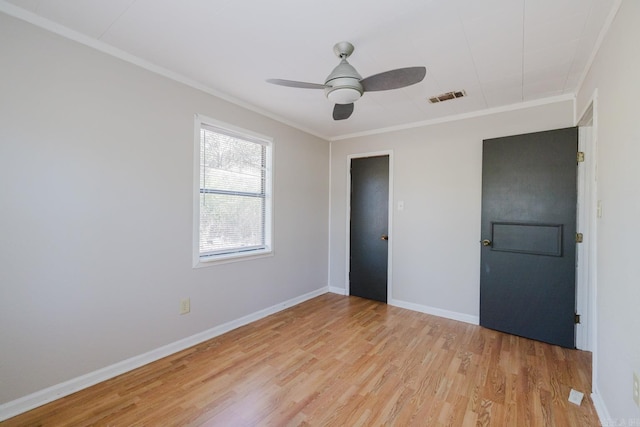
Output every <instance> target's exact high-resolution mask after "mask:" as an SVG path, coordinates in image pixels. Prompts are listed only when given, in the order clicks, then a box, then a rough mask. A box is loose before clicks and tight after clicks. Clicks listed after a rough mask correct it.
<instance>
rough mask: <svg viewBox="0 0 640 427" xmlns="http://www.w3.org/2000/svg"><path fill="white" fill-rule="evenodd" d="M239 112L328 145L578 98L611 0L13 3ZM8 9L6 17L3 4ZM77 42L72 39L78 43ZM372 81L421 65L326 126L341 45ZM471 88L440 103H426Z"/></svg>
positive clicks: (78, 0) (56, 0)
mask: <svg viewBox="0 0 640 427" xmlns="http://www.w3.org/2000/svg"><path fill="white" fill-rule="evenodd" d="M9 2H10V3H12V4H14V5H16V6H19V7H20V8H23V9H25V10H26V11H28V12H29V14H31V13H32V14H35V15H38V16H40V17H43V18H45V19H47V20H50V21H53V22H55V23H58V24H61V25H63V26H65V27H67V28H69V29H71V30H74V31H77V32H79V33H82V34H84V35H86V36H88V37H89V38H91V39H95V40H97V41H98V43H99V44H102V43H104V44H106V45H109V46H113V47H115V48H117V49H119V50H121V51H123V52H126V53H129V54H131V55H134V56H135V57H138V58H141V59H143V60H144V61H147V62H149V63H152V64H155V65H157V66H159V67H162V68H164V69H166V70H170V71H172V72H174V73H177V74H179V75H181V76H184V77H186V79H188V80H190V81H193V82H197V83H198V84H200V85H203V86H204V87H207V88H209V89H210V90H211V91H212V92H214V93H221V94H224V95H225V96H226V97H227V98H229V97H230V98H231V99H235V100H237V101H238V102H240V103H241V104H243V105H250V106H252V108H254V109H256V110H258V111H261V112H267V113H268V114H269V115H271V116H272V117H277V118H280V119H282V120H283V121H285V122H287V123H290V124H294V125H295V126H297V127H299V128H301V129H304V130H307V131H310V132H312V133H314V134H316V135H319V136H322V137H325V138H327V139H333V138H339V137H341V136H345V135H351V134H355V133H359V132H366V131H372V130H376V129H381V128H387V127H392V126H402V125H406V124H410V123H416V122H423V121H430V120H435V119H440V118H443V117H446V116H451V115H458V114H464V113H471V112H476V111H479V110H483V109H487V108H494V107H501V106H505V105H510V104H517V103H522V102H527V101H533V100H538V99H542V98H548V97H555V96H559V95H571V94H573V93H574V92H575V90H576V89H577V86H578V84H579V83H580V80H581V78H582V76H583V74H584V72H585V68H586V66H587V65H588V61H589V58H590V56H591V55H592V52H593V50H594V48H595V46H596V41H597V40H598V37H599V35H600V32H601V31H602V30H603V27H604V24H605V22H606V21H607V18H608V16H609V14H610V13H611V11H612V9H613V8H614V6H615V4H616V1H615V0H393V1H391V0H378V1H372V0H323V1H318V0H316V1H314V0H307V1H304V0H269V1H265V0H244V1H242V0H180V1H175V0H174V1H170V0H109V1H105V0H9ZM3 3H4V6H5V7H4V9H7V8H8V7H11V5H8V4H7V3H6V2H5V1H3V0H0V6H2V4H3ZM70 33H71V32H70ZM342 40H347V41H350V42H351V43H353V44H354V45H355V52H354V53H353V55H352V56H351V57H350V58H349V62H350V63H351V64H352V65H353V66H354V67H355V68H356V69H357V70H358V72H359V73H360V74H361V75H362V76H363V77H367V76H369V75H372V74H377V73H379V72H382V71H387V70H390V69H395V68H401V67H409V66H417V65H424V66H426V67H427V76H426V78H425V79H424V81H422V82H421V83H419V84H417V85H414V86H409V87H407V88H403V89H398V90H392V91H385V92H373V93H365V95H364V96H363V97H362V98H361V99H360V100H358V101H357V102H356V104H355V111H354V113H353V115H352V116H351V117H350V118H349V119H347V120H343V121H338V122H336V121H334V120H333V119H332V118H331V112H332V109H333V105H331V104H330V103H329V101H328V100H327V99H326V98H325V96H324V92H323V91H321V90H309V89H296V88H288V87H281V86H275V85H271V84H268V83H266V82H265V79H268V78H281V79H289V80H301V81H306V82H314V83H324V80H325V77H326V76H327V75H328V74H329V73H330V72H331V70H332V69H333V68H334V67H335V66H336V65H337V64H338V59H337V58H336V57H335V56H334V53H333V45H334V44H335V43H336V42H339V41H342ZM462 89H464V90H465V91H466V92H467V94H468V96H467V97H465V98H461V99H456V100H452V101H447V102H444V103H441V104H433V105H432V104H429V103H428V101H427V98H428V97H430V96H434V95H438V94H441V93H443V92H448V91H452V90H462Z"/></svg>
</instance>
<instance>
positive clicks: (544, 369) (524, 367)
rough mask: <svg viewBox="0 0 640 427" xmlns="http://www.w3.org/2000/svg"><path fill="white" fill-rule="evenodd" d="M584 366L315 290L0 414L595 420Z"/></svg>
mask: <svg viewBox="0 0 640 427" xmlns="http://www.w3.org/2000/svg"><path fill="white" fill-rule="evenodd" d="M590 372H591V356H590V353H586V352H581V351H577V350H567V349H563V348H560V347H556V346H551V345H548V344H543V343H540V342H535V341H531V340H528V339H524V338H519V337H515V336H510V335H506V334H503V333H500V332H496V331H492V330H488V329H484V328H481V327H479V326H473V325H469V324H466V323H461V322H456V321H452V320H447V319H442V318H439V317H435V316H430V315H426V314H421V313H416V312H412V311H409V310H404V309H401V308H397V307H391V306H388V305H385V304H380V303H377V302H374V301H369V300H364V299H359V298H355V297H345V296H339V295H334V294H326V295H323V296H320V297H318V298H314V299H313V300H310V301H307V302H305V303H303V304H300V305H298V306H296V307H293V308H290V309H288V310H286V311H283V312H280V313H278V314H275V315H272V316H270V317H267V318H265V319H262V320H260V321H258V322H255V323H252V324H251V325H247V326H245V327H242V328H239V329H236V330H234V331H232V332H229V333H227V334H225V335H222V336H220V337H218V338H215V339H212V340H210V341H207V342H205V343H202V344H200V345H198V346H195V347H192V348H190V349H187V350H184V351H182V352H180V353H177V354H175V355H172V356H170V357H167V358H165V359H162V360H159V361H157V362H155V363H152V364H150V365H147V366H144V367H142V368H140V369H137V370H135V371H132V372H129V373H127V374H124V375H121V376H119V377H117V378H114V379H111V380H109V381H106V382H104V383H101V384H98V385H96V386H93V387H91V388H88V389H86V390H83V391H81V392H78V393H76V394H73V395H71V396H68V397H65V398H63V399H60V400H58V401H56V402H53V403H50V404H48V405H45V406H42V407H40V408H37V409H34V410H33V411H30V412H27V413H25V414H22V415H20V416H18V417H15V418H12V419H10V420H7V421H5V422H4V423H0V424H1V425H2V426H5V425H6V426H16V425H17V426H59V425H73V426H85V425H101V426H102V425H103V426H132V425H139V426H142V425H146V426H169V425H171V426H174V425H175V426H178V425H179V426H184V425H194V426H195V425H208V426H256V425H260V426H263V425H264V426H268V425H273V426H299V425H302V426H325V425H335V426H356V425H361V426H373V425H394V426H409V425H415V426H488V425H491V426H500V427H505V426H559V427H564V426H597V425H599V422H598V419H597V416H596V413H595V410H594V407H593V404H592V402H591V400H590V399H589V394H590V390H591V376H590ZM571 388H574V389H576V390H578V391H582V392H584V393H585V399H584V401H583V403H582V405H581V406H576V405H573V404H572V403H569V402H568V401H567V398H568V395H569V390H570V389H571Z"/></svg>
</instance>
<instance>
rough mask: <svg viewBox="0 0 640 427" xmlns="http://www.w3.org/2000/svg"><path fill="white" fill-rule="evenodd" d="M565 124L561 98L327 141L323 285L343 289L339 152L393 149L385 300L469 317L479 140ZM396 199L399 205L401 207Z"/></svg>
mask: <svg viewBox="0 0 640 427" xmlns="http://www.w3.org/2000/svg"><path fill="white" fill-rule="evenodd" d="M452 102H455V101H452ZM572 125H573V102H572V101H571V100H567V101H563V102H557V103H552V104H547V105H541V106H536V107H531V108H526V109H520V110H516V111H509V112H502V113H496V114H490V115H485V116H481V117H476V118H468V119H464V120H457V121H455V122H449V123H442V124H438V125H432V126H427V127H420V128H414V129H407V130H403V131H395V132H390V133H385V134H378V135H373V136H366V137H360V138H353V139H349V140H342V141H335V142H333V143H332V145H331V179H332V180H331V248H330V265H331V271H330V276H329V277H330V286H332V287H335V288H341V289H344V288H345V276H346V270H347V257H346V245H347V242H346V239H347V182H348V174H347V157H348V156H349V155H350V154H358V153H367V152H375V151H380V150H393V163H394V172H393V197H394V204H393V205H394V206H393V208H394V209H393V222H392V232H391V235H390V239H389V244H390V247H391V250H392V254H393V259H392V295H390V296H389V298H390V299H391V300H392V301H391V302H392V303H396V304H399V305H401V306H410V307H412V308H414V309H419V310H422V311H426V312H433V313H436V314H445V315H447V316H452V317H453V318H458V319H461V320H467V321H473V319H474V318H475V319H476V321H477V317H478V313H479V300H480V288H479V282H480V270H479V269H480V246H479V241H480V240H481V239H480V205H481V179H482V140H483V139H486V138H494V137H499V136H506V135H516V134H520V133H527V132H534V131H541V130H548V129H556V128H563V127H568V126H572ZM398 201H403V202H404V210H403V211H398V209H397V202H398Z"/></svg>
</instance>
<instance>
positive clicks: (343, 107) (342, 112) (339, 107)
mask: <svg viewBox="0 0 640 427" xmlns="http://www.w3.org/2000/svg"><path fill="white" fill-rule="evenodd" d="M351 113H353V103H351V104H336V105H335V106H334V107H333V120H344V119H348V118H349V117H350V116H351Z"/></svg>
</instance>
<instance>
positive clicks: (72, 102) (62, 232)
mask: <svg viewBox="0 0 640 427" xmlns="http://www.w3.org/2000/svg"><path fill="white" fill-rule="evenodd" d="M0 40H2V42H0V100H1V101H0V203H1V204H2V205H1V209H0V239H1V241H0V242H1V243H0V347H1V350H0V403H3V402H8V401H11V400H13V399H16V398H19V397H21V396H24V395H27V394H29V393H32V392H35V391H37V390H40V389H43V388H45V387H48V386H51V385H54V384H58V383H60V382H63V381H66V380H69V379H72V378H74V377H77V376H79V375H82V374H85V373H89V372H92V371H95V370H97V369H99V368H103V367H105V366H108V365H111V364H113V363H116V362H118V361H121V360H124V359H126V358H129V357H132V356H136V355H139V354H142V353H145V352H148V351H150V350H153V349H156V348H158V347H160V346H163V345H166V344H169V343H172V342H175V341H177V340H180V339H183V338H185V337H189V336H191V335H194V334H196V333H199V332H202V331H205V330H208V329H210V328H213V327H214V326H216V325H220V324H223V323H225V322H229V321H231V320H234V319H238V318H240V317H242V316H245V315H248V314H251V313H254V312H256V311H258V310H262V309H265V308H267V307H271V306H274V305H276V304H279V303H281V302H283V301H287V300H289V299H292V298H295V297H298V296H301V295H304V294H306V293H308V292H311V291H314V290H318V289H321V288H326V286H327V252H328V248H327V238H326V236H327V233H328V194H329V143H328V142H326V141H323V140H320V139H318V138H316V137H313V136H310V135H308V134H305V133H303V132H300V131H298V130H295V129H293V128H290V127H287V126H285V125H282V124H280V123H277V122H275V121H273V120H271V119H268V118H265V117H263V116H260V115H258V114H256V113H253V112H250V111H248V110H245V109H243V108H240V107H238V106H236V105H233V104H230V103H227V102H225V101H222V100H220V99H218V98H215V97H213V96H211V95H207V94H205V93H203V92H200V91H198V90H195V89H192V88H190V87H187V86H185V85H182V84H180V83H176V82H174V81H171V80H168V79H166V78H164V77H161V76H159V75H156V74H153V73H151V72H149V71H146V70H143V69H141V68H138V67H136V66H134V65H131V64H129V63H126V62H124V61H121V60H118V59H115V58H113V57H111V56H108V55H105V54H103V53H100V52H98V51H96V50H93V49H90V48H88V47H85V46H82V45H79V44H77V43H74V42H72V41H69V40H67V39H63V38H61V37H58V36H55V35H52V34H51V33H48V32H47V31H44V30H42V29H38V28H35V27H33V26H31V25H29V24H26V23H24V22H22V21H18V20H16V19H13V18H10V17H8V16H6V15H3V14H0ZM195 113H200V114H204V115H207V116H209V117H212V118H215V119H218V120H222V121H225V122H228V123H231V124H234V125H237V126H241V127H244V128H247V129H250V130H252V131H255V132H258V133H261V134H264V135H268V136H271V137H273V139H274V143H275V152H274V155H275V158H274V162H275V176H274V184H275V188H274V199H275V206H274V216H275V228H274V231H275V235H274V245H275V256H273V257H268V258H263V259H259V260H253V261H245V262H238V263H231V264H225V265H218V266H214V267H208V268H200V269H192V267H191V263H192V254H191V250H192V212H193V208H192V194H193V190H192V183H193V145H194V143H193V138H194V136H193V132H194V114H195ZM185 296H189V297H190V298H191V313H190V314H189V315H186V316H180V315H179V314H178V308H179V301H180V298H182V297H185Z"/></svg>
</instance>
